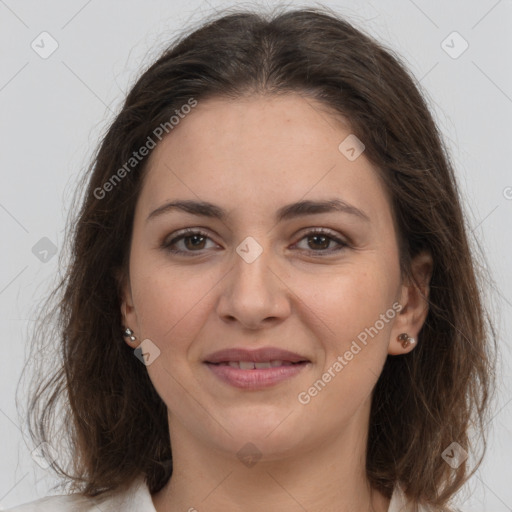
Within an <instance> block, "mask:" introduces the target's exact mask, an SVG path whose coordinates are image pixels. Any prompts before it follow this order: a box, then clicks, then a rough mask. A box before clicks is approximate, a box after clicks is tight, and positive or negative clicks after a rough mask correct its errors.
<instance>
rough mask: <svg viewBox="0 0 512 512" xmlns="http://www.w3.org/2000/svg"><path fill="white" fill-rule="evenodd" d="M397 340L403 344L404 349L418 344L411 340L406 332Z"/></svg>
mask: <svg viewBox="0 0 512 512" xmlns="http://www.w3.org/2000/svg"><path fill="white" fill-rule="evenodd" d="M396 339H397V340H398V341H400V342H401V343H402V347H403V348H407V347H408V346H409V345H412V344H413V343H415V342H416V340H415V339H414V338H411V337H410V336H409V335H408V334H407V333H406V332H403V333H402V334H399V335H398V336H397V338H396Z"/></svg>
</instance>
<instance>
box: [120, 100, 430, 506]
mask: <svg viewBox="0 0 512 512" xmlns="http://www.w3.org/2000/svg"><path fill="white" fill-rule="evenodd" d="M350 133H351V132H350V128H349V126H348V125H347V124H345V123H343V122H342V120H341V119H337V118H334V117H333V116H332V115H331V114H329V113H328V112H327V111H326V109H325V107H323V106H322V105H320V104H319V103H316V102H315V101H314V100H312V99H309V98H307V99H306V98H305V97H302V96H300V95H298V94H289V95H287V96H280V97H272V96H251V97H247V98H243V99H238V100H236V101H235V100H225V99H220V98H215V99H209V100H206V101H204V102H199V104H198V105H197V107H196V108H195V109H194V110H193V112H192V113H190V114H189V115H188V116H187V117H186V118H185V119H184V120H182V121H181V122H180V124H179V125H178V126H177V127H176V128H175V129H174V130H173V131H172V132H171V134H170V135H168V136H167V137H166V138H164V139H163V141H162V142H161V143H160V144H159V145H158V146H157V147H156V148H155V149H154V150H153V153H152V154H151V156H150V161H149V168H148V174H147V175H146V178H145V181H144V183H143V188H142V190H141V193H140V196H139V199H138V202H137V206H136V211H135V219H134V227H133V237H132V245H131V253H130V263H129V277H128V279H127V280H126V283H125V286H124V298H123V301H122V305H121V309H122V313H123V319H124V322H125V325H126V326H129V327H130V328H131V329H132V330H133V331H134V332H135V336H136V337H137V340H136V341H135V342H130V340H129V339H127V343H128V344H129V345H130V346H131V347H132V348H135V347H137V346H138V345H139V343H140V342H141V341H142V340H144V339H150V340H151V341H152V343H154V345H156V346H157V347H158V349H159V350H160V355H159V356H158V357H157V358H156V359H155V360H154V361H153V362H151V364H149V365H148V366H147V371H148V372H149V376H150V378H151V381H152V382H153V384H154V386H155V388H156V390H157V391H158V393H159V395H160V396H161V398H162V400H163V401H164V402H165V404H166V405H167V408H168V421H169V429H170V442H171V448H172V452H173V459H174V471H173V475H172V477H171V479H170V480H169V482H168V484H167V485H166V486H165V487H164V488H163V489H162V490H161V491H160V492H158V493H156V494H155V495H153V496H152V498H153V503H154V505H155V508H156V510H157V511H158V512H163V511H166V512H175V511H176V512H177V511H178V510H179V511H187V510H194V509H193V508H192V507H194V508H195V509H197V510H198V511H200V512H203V511H208V512H217V511H223V512H225V511H229V510H245V511H247V512H256V511H261V510H269V511H274V510H279V511H284V512H287V511H290V512H291V511H297V510H304V509H306V510H308V511H309V512H317V511H318V512H320V511H322V512H325V511H337V512H343V511H347V512H348V511H353V510H360V511H367V510H368V511H370V510H373V511H376V512H385V511H387V509H388V506H389V500H388V499H386V498H385V497H384V496H383V495H382V494H380V493H378V492H377V491H375V490H372V489H371V487H370V485H369V483H368V481H367V479H366V475H365V465H364V461H365V454H366V441H367V432H368V423H369V413H370V405H371V393H372V390H373V388H374V386H375V384H376V382H377V379H378V376H379V375H380V373H381V371H382V368H383V365H384V363H385V360H386V357H387V356H388V354H390V355H393V356H397V357H399V356H400V355H402V354H405V353H406V352H409V351H411V350H413V349H414V347H415V346H416V344H412V345H410V346H409V347H407V348H403V347H402V344H401V342H399V341H398V340H397V336H398V335H399V334H400V333H403V332H406V333H408V334H409V336H412V337H414V338H415V339H417V336H418V332H419V330H420V329H421V326H422V325H423V322H424V320H425V317H426V314H427V304H426V302H425V300H424V299H423V298H422V294H423V295H425V296H428V291H429V280H430V274H431V268H432V260H431V258H430V256H429V255H428V254H421V255H419V256H418V257H417V258H416V259H415V260H414V261H413V272H414V274H415V275H416V277H417V279H418V280H419V282H420V287H419V288H417V287H416V286H415V285H413V284H411V283H409V282H405V281H402V278H401V275H400V269H399V255H398V246H397V238H396V231H395V226H394V222H393V218H392V214H391V210H390V205H389V202H388V198H387V196H386V194H385V190H384V188H383V186H382V183H381V181H380V180H379V178H378V176H377V173H376V170H375V169H374V168H373V167H372V165H371V164H370V163H369V161H368V160H367V159H366V157H365V155H364V152H363V153H362V154H361V156H359V157H358V158H357V159H356V160H354V161H350V160H348V159H347V158H346V157H345V156H344V154H342V153H341V152H340V151H339V150H338V146H339V144H340V142H341V141H343V140H344V139H345V138H346V137H347V136H348V135H349V134H350ZM363 142H364V141H363ZM332 198H338V199H342V200H344V201H345V202H347V203H350V204H351V205H353V206H355V207H357V208H359V209H360V210H362V211H364V213H365V214H366V215H367V216H368V218H369V221H368V222H367V221H364V220H362V219H360V218H359V217H357V216H355V215H350V214H347V213H343V212H327V213H316V214H312V215H303V216H300V217H297V218H293V219H289V220H284V221H281V222H276V220H275V218H274V217H275V213H276V211H277V210H278V209H279V208H280V207H282V206H284V205H287V204H289V203H293V202H296V201H299V200H304V199H308V200H322V199H332ZM176 199H190V200H203V201H209V202H211V203H214V204H216V205H218V206H220V207H222V208H224V209H225V210H227V212H228V215H227V218H226V219H224V220H223V221H221V220H219V219H213V218H208V217H204V216H198V215H193V214H191V213H186V212H182V211H178V210H174V211H169V212H167V213H165V214H162V215H159V216H155V217H154V218H153V219H151V220H146V219H147V217H148V215H149V214H150V213H151V212H152V211H153V210H155V209H156V208H158V207H160V206H161V205H163V204H165V203H166V202H168V201H171V200H176ZM188 227H189V228H198V227H200V228H201V229H202V230H203V231H206V233H207V235H208V238H205V239H202V238H199V240H197V239H196V240H195V243H194V240H191V239H190V238H189V239H185V240H183V239H182V240H181V241H178V242H176V243H175V244H174V246H173V247H174V248H178V249H182V250H184V251H188V253H186V254H184V255H177V254H173V253H170V252H168V250H166V249H163V248H162V247H161V244H162V242H164V241H171V240H172V239H173V238H175V237H176V236H177V235H176V232H178V230H181V229H183V228H188ZM311 228H325V229H330V230H331V231H332V234H333V235H334V236H335V237H337V238H339V239H340V240H342V241H344V242H346V243H348V244H349V245H348V246H347V247H342V246H340V245H339V244H338V243H337V242H336V241H335V240H333V239H332V238H328V239H327V241H325V240H323V239H320V240H319V239H318V238H315V236H312V235H308V232H309V231H311ZM248 236H250V237H253V238H254V239H255V240H256V241H257V242H258V243H259V245H260V246H261V248H262V251H263V252H262V253H261V254H260V256H259V257H258V258H257V259H256V260H255V261H253V262H252V263H247V262H246V261H245V260H244V259H243V258H242V257H240V256H239V254H238V253H237V252H236V248H237V247H238V246H239V245H240V244H241V242H242V241H243V240H244V239H245V238H246V237H248ZM327 236H329V235H327ZM340 247H341V249H340V250H339V251H338V252H334V251H333V249H336V248H340ZM328 250H330V251H331V252H330V254H329V255H324V256H322V251H324V252H323V254H325V253H326V251H328ZM194 251H195V252H194ZM397 301H398V302H399V303H400V304H401V305H402V310H401V311H400V313H398V314H396V315H395V316H394V318H392V319H391V320H389V321H388V322H387V323H384V327H383V328H381V329H380V330H379V332H378V334H377V335H375V336H374V337H373V338H371V337H369V338H368V343H367V345H365V346H363V345H362V344H360V343H359V345H361V346H362V347H363V348H362V350H361V351H360V352H359V353H358V354H357V355H355V356H354V357H353V359H352V360H351V361H349V362H348V364H347V365H346V366H344V368H343V370H342V371H340V372H338V373H336V376H335V377H334V378H332V379H331V381H330V382H329V383H328V384H327V385H326V386H325V387H324V388H323V389H322V390H321V392H319V393H318V394H317V395H316V396H314V397H312V398H311V401H310V402H309V403H308V404H306V405H304V404H302V403H300V402H299V401H298V399H297V397H298V394H299V393H300V392H302V391H307V390H308V388H310V387H311V385H312V384H313V383H314V382H315V381H317V380H318V379H321V378H322V375H323V374H324V372H326V371H327V370H328V369H329V367H332V365H333V363H334V362H335V361H336V360H337V358H338V356H339V355H343V354H344V353H345V352H346V351H347V350H349V348H350V346H351V343H352V342H353V340H356V339H357V336H358V334H359V333H361V332H362V331H364V329H365V328H369V327H370V326H374V324H375V323H376V321H377V320H378V319H379V318H380V315H381V314H384V313H385V312H386V311H387V310H389V309H390V308H391V307H392V304H393V303H395V302H397ZM263 346H277V347H279V348H283V349H288V350H291V351H294V352H297V353H299V354H301V355H303V356H305V357H306V358H307V359H309V360H310V361H311V364H310V365H308V367H307V368H305V369H304V370H303V371H302V372H301V373H300V374H298V375H296V376H295V377H293V378H291V379H288V380H286V381H283V382H281V383H279V384H277V385H275V386H272V387H270V388H266V389H264V390H258V391H254V390H242V389H238V388H235V387H231V386H229V385H228V384H225V383H224V382H222V381H220V380H219V379H218V378H217V377H216V376H214V375H213V374H212V372H211V371H210V370H209V368H208V367H207V366H206V365H204V364H203V362H202V361H203V360H204V358H205V357H206V356H207V355H208V354H211V353H212V352H214V351H217V350H221V349H225V348H230V347H249V348H259V347H263ZM247 443H252V444H253V445H254V446H256V448H257V451H258V454H259V455H260V456H261V458H260V459H259V460H258V462H257V463H256V464H255V465H253V466H252V467H249V466H247V465H246V464H244V463H243V462H242V461H241V460H239V458H238V457H237V452H238V451H239V450H240V449H241V448H242V447H243V446H244V445H246V444H247ZM301 507H303V508H301Z"/></svg>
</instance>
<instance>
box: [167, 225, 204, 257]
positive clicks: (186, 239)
mask: <svg viewBox="0 0 512 512" xmlns="http://www.w3.org/2000/svg"><path fill="white" fill-rule="evenodd" d="M207 240H211V239H210V237H209V236H208V235H207V234H206V233H204V232H202V231H197V230H192V229H189V230H186V231H185V232H182V234H181V235H179V236H176V237H174V238H173V239H172V240H170V241H164V242H163V243H162V248H163V249H165V250H166V251H168V252H171V253H174V254H186V253H194V252H200V251H202V250H204V249H206V248H207V247H206V242H207ZM179 244H181V246H179ZM176 246H178V248H176Z"/></svg>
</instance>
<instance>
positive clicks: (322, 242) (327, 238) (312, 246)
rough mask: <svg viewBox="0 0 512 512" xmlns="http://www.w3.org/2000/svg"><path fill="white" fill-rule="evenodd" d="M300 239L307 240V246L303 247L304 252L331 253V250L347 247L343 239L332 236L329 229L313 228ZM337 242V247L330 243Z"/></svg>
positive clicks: (336, 250) (337, 250) (335, 250)
mask: <svg viewBox="0 0 512 512" xmlns="http://www.w3.org/2000/svg"><path fill="white" fill-rule="evenodd" d="M302 240H307V244H306V245H307V247H305V248H303V250H305V251H306V252H309V253H316V254H318V255H321V253H326V254H331V253H333V252H339V251H341V250H342V249H344V248H346V247H348V244H347V243H346V242H344V241H343V240H340V239H339V238H338V237H337V236H334V235H333V234H332V233H331V232H330V231H325V230H314V231H310V232H309V233H306V235H305V236H304V237H302V238H301V241H302ZM333 243H335V244H337V247H336V246H334V247H332V244H333Z"/></svg>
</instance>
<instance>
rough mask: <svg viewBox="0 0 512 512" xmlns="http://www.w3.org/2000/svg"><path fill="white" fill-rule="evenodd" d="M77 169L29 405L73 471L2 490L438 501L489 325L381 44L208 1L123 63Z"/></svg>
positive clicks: (390, 505)
mask: <svg viewBox="0 0 512 512" xmlns="http://www.w3.org/2000/svg"><path fill="white" fill-rule="evenodd" d="M87 180H88V182H87V183H88V185H87V192H86V194H85V197H84V199H83V203H82V206H81V210H80V213H79V215H78V218H77V220H76V223H75V224H74V225H73V226H72V231H71V236H72V239H71V240H72V242H71V247H72V261H71V262H70V263H69V265H68V267H67V269H68V270H67V274H66V275H65V277H64V278H63V280H62V282H61V283H60V286H59V288H58V289H57V291H60V290H62V292H63V294H62V296H61V297H60V301H59V303H58V304H57V308H56V310H55V313H56V314H57V316H58V320H59V324H58V325H59V326H60V335H59V336H60V343H61V349H60V350H61V354H62V361H61V363H62V364H61V366H60V368H59V369H58V371H57V372H56V373H55V375H52V376H51V377H50V379H49V380H48V381H46V382H45V383H43V384H41V385H40V386H39V387H38V389H37V390H36V392H35V393H34V399H33V401H32V402H31V407H30V410H31V411H32V415H31V423H30V425H31V432H32V435H33V436H34V439H35V440H36V442H37V444H39V443H43V444H42V447H41V451H42V452H43V453H42V455H43V456H46V457H47V458H49V459H51V460H50V461H49V462H51V464H52V467H53V468H54V469H55V470H56V471H57V472H58V473H59V474H60V475H62V476H64V477H65V478H66V479H67V481H68V482H69V483H70V484H71V485H70V488H69V491H73V494H71V495H69V496H58V497H49V498H46V499H43V500H39V501H37V502H34V503H32V504H28V505H25V506H24V507H23V506H22V507H19V508H17V509H14V510H18V511H20V512H21V511H28V510H39V511H41V510H43V511H45V510H52V511H53V510H63V511H64V510H65V511H68V510H80V511H82V510H83V511H86V510H87V511H89V510H91V511H92V510H97V509H100V510H102V511H106V510H134V511H135V510H137V511H143V512H146V511H148V512H149V511H151V512H155V511H156V512H163V511H170V512H174V511H178V510H189V511H194V510H198V511H217V510H245V511H249V512H252V511H256V510H258V511H259V510H280V511H288V510H290V511H291V510H308V511H310V512H314V511H327V510H329V511H330V510H333V511H334V510H336V511H348V510H351V511H353V510H358V511H373V512H385V511H388V512H397V511H399V510H402V511H409V510H410V511H412V510H424V511H425V510H451V509H450V503H451V501H452V498H453V497H454V496H455V493H456V491H457V490H458V489H460V487H461V486H462V485H463V484H464V483H465V482H466V481H467V480H468V478H469V477H470V476H471V475H472V474H473V473H474V471H475V470H476V468H477V467H478V464H479V463H480V461H481V457H480V459H479V460H477V461H476V462H475V463H473V461H471V464H472V465H471V466H470V459H469V458H468V455H473V453H472V451H473V450H474V449H475V446H474V445H473V444H470V442H469V426H470V424H471V425H473V426H475V425H476V426H477V427H479V428H480V430H481V433H482V434H483V425H484V423H485V417H486V414H487V412H488V402H489V396H490V392H491V389H492V386H491V384H492V377H493V358H492V354H493V351H492V348H493V345H492V343H493V338H492V336H491V334H492V325H491V323H490V322H489V320H488V319H487V315H486V312H485V310H484V308H483V305H482V303H481V290H480V288H479V285H478V283H477V279H476V275H475V266H474V256H473V255H472V251H471V250H470V247H469V244H468V239H467V228H466V226H465V223H464V217H463V212H462V208H461V205H460V202H459V199H458V192H457V185H456V180H455V177H454V172H453V169H452V167H451V165H450V162H449V158H448V156H447V152H446V150H445V149H444V145H443V143H442V141H441V138H440V135H439V132H438V130H437V128H436V126H435V124H434V122H433V119H432V116H431V114H430V112H429V110H428V108H427V106H426V104H425V101H424V99H423V98H422V96H421V94H420V92H419V91H418V89H417V87H416V85H415V84H414V81H413V79H412V78H411V77H410V75H409V74H408V72H407V71H406V69H405V68H404V66H403V65H402V64H401V63H400V61H399V59H398V58H397V57H395V56H393V55H392V52H390V51H389V50H386V49H384V48H383V47H382V46H381V45H379V44H378V43H377V42H375V41H373V40H372V39H371V38H369V37H368V36H366V35H364V34H363V33H361V32H360V31H358V30H356V29H355V28H354V27H352V26H351V25H350V24H349V23H347V22H346V21H344V20H342V19H340V18H339V17H337V16H336V15H335V14H334V13H331V12H329V11H327V10H325V9H324V10H319V9H304V10H295V11H287V12H286V11H285V12H281V13H277V14H274V15H268V16H265V15H262V14H257V13H251V12H240V13H235V14H230V15H227V16H224V17H220V18H218V19H215V20H212V21H211V22H208V23H205V24H204V25H203V26H202V27H201V28H199V29H198V30H196V31H195V32H193V33H192V34H190V35H188V36H187V37H183V38H182V39H181V40H180V41H178V42H177V43H176V44H174V45H172V46H171V47H170V48H169V49H168V50H167V51H165V52H164V53H163V55H162V56H161V57H160V58H159V59H158V60H157V61H156V62H155V63H154V64H153V65H152V66H151V67H150V68H149V69H148V70H147V71H146V72H145V73H144V74H143V75H142V76H141V78H140V79H139V80H138V82H137V83H136V84H135V86H134V87H133V88H132V90H131V91H130V93H129V94H128V97H127V99H126V102H125V104H124V106H123V109H122V111H121V112H120V113H119V115H118V116H117V118H116V119H115V121H114V122H113V124H112V125H111V127H110V129H109V130H108V132H107V134H106V136H105V138H104V140H103V141H102V144H101V146H100V148H99V151H98V154H97V156H96V159H95V161H94V164H93V166H92V169H91V173H90V176H87ZM42 332H44V331H39V332H38V334H39V335H40V336H43V335H42V334H41V333H42ZM47 337H48V336H47ZM61 400H64V402H63V403H64V405H65V414H66V416H65V419H64V421H63V424H62V425H63V427H65V428H64V434H65V435H64V436H63V439H62V441H66V440H69V442H70V444H69V448H70V450H71V453H72V454H73V457H72V460H71V462H69V463H67V465H66V463H65V462H63V461H61V460H53V457H52V456H51V452H52V450H51V449H50V448H53V446H58V447H59V448H60V447H61V446H62V442H61V440H57V438H56V437H55V435H54V434H51V432H52V429H51V428H50V425H51V424H52V419H53V418H54V415H55V411H56V409H57V405H58V404H59V403H60V401H61ZM483 439H484V441H485V438H483ZM44 443H47V444H44ZM484 447H485V442H484ZM482 456H483V454H482Z"/></svg>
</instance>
